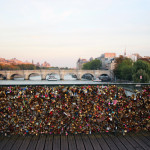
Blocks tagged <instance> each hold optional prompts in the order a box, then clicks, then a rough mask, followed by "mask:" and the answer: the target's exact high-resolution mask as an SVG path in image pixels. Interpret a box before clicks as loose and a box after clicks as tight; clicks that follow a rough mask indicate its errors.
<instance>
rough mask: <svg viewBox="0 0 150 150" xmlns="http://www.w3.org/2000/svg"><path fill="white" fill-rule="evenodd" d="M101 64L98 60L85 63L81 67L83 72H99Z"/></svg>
mask: <svg viewBox="0 0 150 150" xmlns="http://www.w3.org/2000/svg"><path fill="white" fill-rule="evenodd" d="M101 66H102V62H101V61H100V60H98V59H95V60H92V61H90V62H87V63H85V64H84V65H83V68H82V69H84V70H100V68H101Z"/></svg>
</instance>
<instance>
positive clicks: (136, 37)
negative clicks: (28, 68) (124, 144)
mask: <svg viewBox="0 0 150 150" xmlns="http://www.w3.org/2000/svg"><path fill="white" fill-rule="evenodd" d="M149 6H150V1H149V0H126V1H120V0H105V1H102V0H94V1H91V0H86V1H85V0H83V1H79V0H76V1H70V0H61V1H60V0H56V1H51V0H50V1H48V0H44V1H40V0H26V1H25V0H22V1H19V0H14V1H9V0H6V1H0V19H1V24H0V32H1V34H0V41H1V42H0V51H1V57H2V58H5V59H11V58H17V59H19V60H21V61H26V60H27V61H29V62H32V60H33V61H34V62H35V63H37V62H40V63H43V61H47V62H48V63H50V65H51V66H54V67H56V66H58V67H69V68H74V67H76V62H77V60H78V59H79V58H85V59H89V58H90V57H93V58H96V57H99V56H100V55H101V54H103V53H105V52H106V53H107V52H108V53H109V52H112V53H116V54H117V55H123V54H124V51H125V49H126V53H127V55H131V54H133V53H139V55H141V56H150V20H149V18H150V9H149Z"/></svg>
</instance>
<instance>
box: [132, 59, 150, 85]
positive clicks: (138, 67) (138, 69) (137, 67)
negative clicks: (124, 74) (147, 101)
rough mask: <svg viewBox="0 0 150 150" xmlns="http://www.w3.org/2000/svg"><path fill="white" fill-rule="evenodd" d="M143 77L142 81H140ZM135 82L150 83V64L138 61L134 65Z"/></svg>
mask: <svg viewBox="0 0 150 150" xmlns="http://www.w3.org/2000/svg"><path fill="white" fill-rule="evenodd" d="M140 76H142V79H140ZM133 81H134V82H143V83H146V82H149V81H150V63H148V62H146V61H143V60H138V61H136V62H135V63H134V65H133Z"/></svg>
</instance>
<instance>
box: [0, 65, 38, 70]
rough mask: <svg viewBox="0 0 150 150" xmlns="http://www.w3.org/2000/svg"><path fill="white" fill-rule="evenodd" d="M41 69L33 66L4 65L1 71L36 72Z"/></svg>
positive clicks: (0, 67) (0, 68)
mask: <svg viewBox="0 0 150 150" xmlns="http://www.w3.org/2000/svg"><path fill="white" fill-rule="evenodd" d="M36 69H41V68H40V67H38V66H35V65H33V64H19V65H14V64H11V65H3V64H0V70H36Z"/></svg>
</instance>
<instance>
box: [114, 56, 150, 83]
mask: <svg viewBox="0 0 150 150" xmlns="http://www.w3.org/2000/svg"><path fill="white" fill-rule="evenodd" d="M114 74H115V76H116V77H117V79H121V80H129V81H132V80H133V81H134V82H143V83H147V82H149V81H150V63H148V62H146V61H144V60H137V61H136V62H135V63H133V61H132V60H131V59H129V58H125V57H122V56H121V57H119V58H117V59H116V68H115V70H114ZM140 76H142V79H140Z"/></svg>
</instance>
